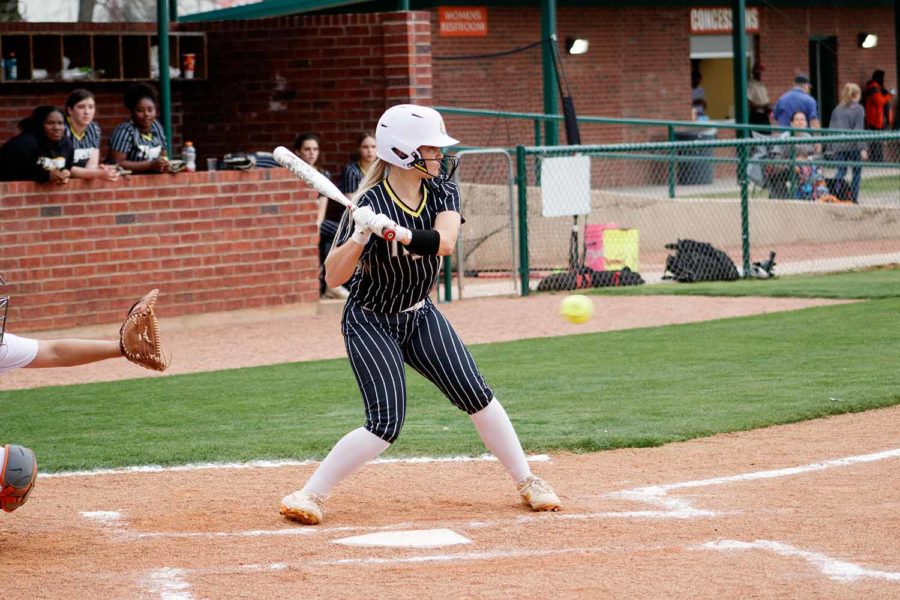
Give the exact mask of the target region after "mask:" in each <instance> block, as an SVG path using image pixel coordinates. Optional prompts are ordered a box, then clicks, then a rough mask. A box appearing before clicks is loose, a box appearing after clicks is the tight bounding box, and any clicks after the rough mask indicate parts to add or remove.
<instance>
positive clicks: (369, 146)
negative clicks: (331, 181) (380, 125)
mask: <svg viewBox="0 0 900 600" xmlns="http://www.w3.org/2000/svg"><path fill="white" fill-rule="evenodd" d="M356 147H357V154H356V156H354V157H353V160H351V161H350V162H349V163H347V165H346V166H345V167H344V170H343V171H341V180H340V182H339V183H338V189H339V190H341V191H342V192H344V195H345V196H347V197H348V198H352V197H353V195H354V194H355V193H356V190H357V189H359V184H360V183H362V180H363V179H364V178H365V176H366V172H367V171H368V170H369V167H371V166H372V164H373V163H374V162H375V159H376V158H378V157H377V156H375V136H374V135H372V134H371V133H369V132H368V131H364V132H363V133H361V134H359V137H358V138H357V139H356Z"/></svg>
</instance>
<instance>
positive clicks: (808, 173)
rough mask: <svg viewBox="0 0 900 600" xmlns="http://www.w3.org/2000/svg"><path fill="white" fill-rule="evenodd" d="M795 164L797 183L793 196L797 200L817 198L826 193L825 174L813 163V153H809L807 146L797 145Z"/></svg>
mask: <svg viewBox="0 0 900 600" xmlns="http://www.w3.org/2000/svg"><path fill="white" fill-rule="evenodd" d="M795 158H796V159H797V162H798V164H797V166H796V167H794V172H795V173H796V176H797V185H796V187H795V189H794V194H793V197H794V198H795V199H797V200H819V199H820V198H822V197H823V196H825V195H827V194H828V185H827V184H826V183H825V174H824V173H822V169H821V168H820V167H819V166H817V165H815V164H813V155H812V154H810V153H809V146H807V145H798V146H797V154H796V157H795Z"/></svg>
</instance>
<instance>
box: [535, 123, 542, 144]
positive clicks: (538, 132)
mask: <svg viewBox="0 0 900 600" xmlns="http://www.w3.org/2000/svg"><path fill="white" fill-rule="evenodd" d="M534 145H535V146H542V145H543V144H541V120H540V119H535V120H534Z"/></svg>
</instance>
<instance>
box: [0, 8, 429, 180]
mask: <svg viewBox="0 0 900 600" xmlns="http://www.w3.org/2000/svg"><path fill="white" fill-rule="evenodd" d="M429 19H430V15H429V13H427V12H395V13H377V14H376V13H373V14H359V15H330V16H328V15H326V16H316V17H309V16H306V17H302V16H301V17H283V18H277V19H262V20H250V21H220V22H211V23H202V24H194V25H179V26H178V27H177V28H178V29H180V30H184V31H205V32H207V53H208V63H207V66H208V69H209V76H208V78H207V79H206V80H193V81H184V80H173V81H172V129H173V146H174V149H175V153H176V155H177V154H178V153H179V152H180V148H181V145H182V140H185V139H189V140H191V141H193V142H194V144H195V146H196V147H197V153H198V159H199V161H200V162H199V164H201V165H203V164H205V161H204V160H203V159H204V158H205V157H208V156H222V155H223V154H225V153H226V152H235V151H256V150H265V151H269V150H271V149H272V148H274V147H275V146H276V145H288V146H289V145H291V144H293V142H294V139H295V138H296V136H297V134H299V133H301V132H305V131H310V132H313V133H316V134H317V135H319V136H320V137H321V138H322V140H323V144H322V160H323V161H324V166H325V167H326V168H328V169H329V170H331V172H332V174H334V176H335V177H337V175H338V173H339V172H340V169H341V168H342V167H343V166H344V165H345V164H346V163H347V161H348V159H349V158H350V155H351V154H353V153H355V150H356V138H357V134H358V133H359V132H360V131H363V130H372V129H374V127H375V124H376V123H377V121H378V117H379V116H381V113H382V112H384V110H385V109H386V108H387V107H389V106H392V105H394V104H398V103H402V102H417V103H424V104H430V103H431V96H432V94H431V39H430V38H431V32H430V26H429ZM48 30H52V31H73V30H77V31H82V32H83V31H86V30H89V31H147V32H151V33H152V32H155V26H153V25H151V24H138V25H134V24H130V25H129V24H118V23H115V24H89V25H87V24H71V23H69V24H47V23H32V24H21V23H10V24H0V32H3V31H16V32H21V31H35V32H41V31H48ZM127 86H128V84H127V83H124V82H117V83H113V82H107V83H100V82H82V83H75V82H71V83H64V82H60V83H53V82H41V83H21V82H20V83H13V84H5V83H4V84H0V142H2V141H5V140H6V139H8V138H9V137H11V136H13V135H15V133H17V128H16V124H17V122H18V121H19V120H20V119H21V118H23V117H25V116H27V115H28V114H30V113H31V110H32V109H33V108H34V107H35V106H37V105H39V104H54V105H60V106H61V105H62V104H63V102H64V101H65V98H66V96H67V95H68V93H69V92H70V91H71V90H73V89H75V88H76V87H86V88H88V89H90V90H91V91H93V92H94V93H95V95H96V97H97V104H98V113H97V121H98V123H99V124H100V126H101V127H102V128H103V130H104V140H103V144H104V154H105V149H106V143H107V141H108V135H109V134H110V133H111V132H112V129H113V127H115V126H116V125H118V124H119V123H121V122H122V121H123V120H124V119H126V118H128V114H127V111H126V109H125V108H124V107H123V106H122V94H123V92H124V91H125V88H126V87H127Z"/></svg>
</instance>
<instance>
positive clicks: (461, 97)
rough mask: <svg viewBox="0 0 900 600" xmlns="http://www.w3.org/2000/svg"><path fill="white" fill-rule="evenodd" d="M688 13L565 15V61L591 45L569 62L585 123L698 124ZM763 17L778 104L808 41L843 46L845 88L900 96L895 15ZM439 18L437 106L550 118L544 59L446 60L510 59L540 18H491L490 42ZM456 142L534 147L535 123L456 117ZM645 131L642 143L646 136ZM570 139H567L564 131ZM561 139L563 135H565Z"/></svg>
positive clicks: (571, 11)
mask: <svg viewBox="0 0 900 600" xmlns="http://www.w3.org/2000/svg"><path fill="white" fill-rule="evenodd" d="M689 11H690V9H689V8H688V7H684V8H560V9H559V11H558V15H557V37H558V39H559V44H560V51H561V52H563V53H564V52H565V48H564V42H565V39H566V37H582V38H587V39H588V40H590V44H591V46H590V50H589V52H587V53H586V54H582V55H578V56H572V55H566V54H563V60H564V67H565V71H566V76H567V79H568V81H569V86H570V88H571V90H572V96H573V98H574V100H575V106H576V109H577V111H578V114H579V115H584V116H588V115H590V116H608V117H624V118H629V117H632V118H659V119H667V120H687V119H689V118H690V102H689V99H690V31H689ZM760 14H761V33H760V54H761V60H762V62H763V63H764V64H765V65H766V67H767V70H766V71H765V76H764V81H765V82H766V83H767V85H768V86H769V92H770V95H772V96H774V98H777V97H778V96H779V95H780V94H781V93H782V92H783V91H785V90H787V89H788V88H790V87H791V85H792V84H791V82H792V79H793V76H794V73H795V72H796V71H797V70H803V71H808V70H809V51H808V43H809V38H810V37H812V36H831V35H836V36H838V45H839V48H838V74H839V79H840V81H841V82H846V81H856V82H857V83H859V84H860V85H862V84H863V83H865V81H866V80H867V79H868V78H869V77H870V76H871V73H872V71H873V70H874V69H876V68H882V69H884V70H885V71H886V72H887V77H886V82H887V84H888V87H897V82H896V66H895V58H894V35H893V23H894V21H893V12H892V9H891V8H864V9H862V8H852V7H821V6H820V7H815V8H771V7H763V8H761V9H760ZM437 28H438V23H437V13H436V12H434V13H432V40H433V45H434V50H433V53H434V57H435V59H436V60H435V61H434V92H433V94H434V103H435V104H438V105H442V106H458V107H467V108H469V107H474V108H484V109H492V110H501V111H514V112H543V110H542V109H543V88H542V82H541V58H540V49H539V48H535V49H533V50H529V51H527V52H523V53H520V54H515V55H511V56H507V57H504V58H502V59H490V60H478V61H444V60H440V58H441V57H448V56H460V55H478V54H487V53H493V52H502V51H507V50H510V49H512V48H516V47H520V46H525V45H527V44H529V43H532V42H535V41H537V40H538V39H539V38H540V12H539V10H538V9H537V8H495V7H489V8H488V32H489V33H488V35H487V36H486V37H440V36H439V35H438V29H437ZM862 31H867V32H871V33H875V34H877V35H878V36H879V43H878V46H877V47H876V48H874V49H871V50H863V49H861V48H859V47H858V46H857V43H856V36H857V34H858V33H859V32H862ZM447 126H448V129H449V130H450V133H451V134H452V135H454V136H456V137H460V138H461V139H462V140H463V141H464V142H466V143H472V144H476V145H500V146H507V145H515V144H518V143H526V144H530V143H532V141H533V138H534V133H533V131H534V129H533V126H532V124H531V122H530V121H527V122H514V121H501V120H498V119H487V118H477V119H476V118H472V117H459V116H448V117H447ZM623 131H628V130H623V129H616V128H612V127H610V126H601V125H582V127H581V138H582V141H583V142H584V143H602V142H605V141H610V140H621V139H623V138H625V139H627V140H628V141H636V140H638V139H664V137H665V131H664V130H662V129H658V128H650V129H641V130H631V131H632V132H633V133H634V135H629V136H627V137H625V136H623ZM638 131H639V133H638ZM561 132H562V130H561ZM560 137H561V139H564V135H563V134H562V133H561V134H560Z"/></svg>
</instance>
